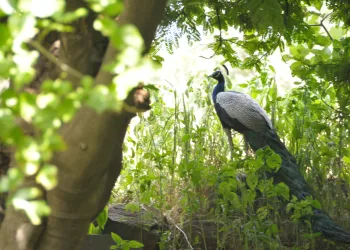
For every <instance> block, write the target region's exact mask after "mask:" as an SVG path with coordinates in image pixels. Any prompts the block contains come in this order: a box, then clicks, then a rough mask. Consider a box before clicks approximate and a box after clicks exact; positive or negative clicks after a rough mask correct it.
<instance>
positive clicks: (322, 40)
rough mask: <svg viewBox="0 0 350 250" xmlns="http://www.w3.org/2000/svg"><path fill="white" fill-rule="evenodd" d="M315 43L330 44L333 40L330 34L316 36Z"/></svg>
mask: <svg viewBox="0 0 350 250" xmlns="http://www.w3.org/2000/svg"><path fill="white" fill-rule="evenodd" d="M315 43H316V44H318V45H321V46H329V45H331V43H332V40H331V39H330V38H329V37H328V36H316V37H315Z"/></svg>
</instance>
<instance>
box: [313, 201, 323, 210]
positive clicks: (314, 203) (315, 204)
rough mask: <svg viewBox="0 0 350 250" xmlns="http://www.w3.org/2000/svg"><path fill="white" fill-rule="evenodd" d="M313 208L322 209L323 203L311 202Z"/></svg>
mask: <svg viewBox="0 0 350 250" xmlns="http://www.w3.org/2000/svg"><path fill="white" fill-rule="evenodd" d="M311 206H312V207H314V208H316V209H321V208H322V206H321V203H320V202H319V201H318V200H311Z"/></svg>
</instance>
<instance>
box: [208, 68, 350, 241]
mask: <svg viewBox="0 0 350 250" xmlns="http://www.w3.org/2000/svg"><path fill="white" fill-rule="evenodd" d="M225 68H226V67H225ZM226 70H227V69H226ZM209 77H211V78H214V79H215V80H217V81H218V83H217V85H216V86H215V88H214V90H213V93H212V99H213V102H214V106H215V110H216V113H217V115H218V117H219V119H220V122H221V124H222V126H223V128H224V130H225V132H226V134H227V136H228V138H229V144H230V146H231V149H232V148H233V143H232V138H231V130H235V131H237V132H239V133H241V134H243V136H244V138H245V140H246V142H247V143H248V144H249V145H250V147H251V148H252V149H253V150H254V152H255V151H257V150H258V149H260V148H263V147H266V146H269V147H270V148H271V149H272V150H274V151H275V153H277V154H279V155H280V156H281V158H282V164H281V167H280V168H279V170H278V171H277V172H276V173H274V175H273V178H274V181H275V182H276V183H279V182H284V183H285V184H286V185H288V187H289V189H290V192H291V194H292V195H294V196H296V197H297V198H298V199H305V198H306V197H307V196H310V195H311V189H310V187H309V185H308V184H307V182H306V180H305V178H304V176H303V175H302V174H301V172H300V171H299V169H300V168H299V166H298V165H297V163H296V160H295V158H294V156H293V155H292V154H291V153H290V152H289V151H288V150H287V148H286V147H285V145H284V144H283V143H282V141H281V140H280V138H279V136H278V135H277V133H276V132H275V130H274V129H273V126H272V122H271V120H270V119H269V117H268V115H267V114H266V112H265V110H264V109H263V108H262V107H261V106H260V105H259V104H258V103H257V102H256V101H255V100H254V99H253V98H251V97H250V96H249V95H247V94H244V93H240V92H236V91H225V78H224V76H223V74H222V72H221V71H220V70H218V71H215V72H214V73H213V74H211V75H210V76H209ZM312 225H313V230H314V231H315V232H322V233H323V234H324V236H326V237H327V238H330V239H332V240H334V241H340V242H345V243H350V234H349V233H347V232H346V231H345V230H344V229H343V228H341V227H340V226H338V225H336V224H335V223H334V222H333V221H332V219H331V218H330V217H329V216H327V215H326V214H325V213H324V212H322V211H320V210H316V209H315V210H314V216H313V218H312Z"/></svg>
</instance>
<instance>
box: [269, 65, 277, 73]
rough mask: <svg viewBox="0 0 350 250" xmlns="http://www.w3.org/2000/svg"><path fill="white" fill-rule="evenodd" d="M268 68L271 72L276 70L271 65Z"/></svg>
mask: <svg viewBox="0 0 350 250" xmlns="http://www.w3.org/2000/svg"><path fill="white" fill-rule="evenodd" d="M269 68H270V70H271V71H272V72H273V73H276V70H275V68H274V67H273V66H272V65H269Z"/></svg>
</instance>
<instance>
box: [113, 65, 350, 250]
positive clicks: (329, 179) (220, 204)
mask: <svg viewBox="0 0 350 250" xmlns="http://www.w3.org/2000/svg"><path fill="white" fill-rule="evenodd" d="M269 73H271V72H269V71H268V70H266V71H265V72H262V73H261V74H260V75H259V77H255V78H253V79H251V80H249V81H247V83H246V84H241V85H240V86H241V87H243V88H244V89H240V91H242V90H243V91H245V92H247V93H249V94H251V95H252V96H253V97H254V98H255V99H257V101H258V102H260V103H261V105H262V106H263V107H264V108H265V109H266V111H267V112H268V113H269V115H270V117H271V118H272V120H273V124H274V126H275V129H276V130H277V132H278V134H279V135H280V137H281V138H282V140H283V141H284V143H285V144H286V145H287V148H288V149H289V150H290V151H291V153H292V154H294V155H295V157H296V159H297V161H298V164H299V166H300V167H301V169H300V171H301V172H302V173H303V174H304V175H305V178H306V179H307V181H308V183H309V184H310V186H311V187H312V188H313V189H314V190H315V195H316V197H314V200H313V199H309V200H305V201H302V202H298V201H296V200H295V199H293V197H290V195H289V189H288V187H287V186H286V185H284V184H283V183H280V184H278V185H274V184H273V182H272V180H271V179H269V178H267V177H266V176H265V175H264V174H263V173H264V172H266V171H276V170H277V169H278V168H279V165H280V158H279V156H278V155H276V154H274V152H273V151H272V150H271V149H269V148H266V149H264V150H260V151H259V152H258V154H257V155H256V156H255V155H252V153H251V152H250V151H249V150H248V149H247V148H246V147H245V145H244V142H243V139H242V137H241V136H240V135H238V134H236V135H235V136H234V145H235V149H234V157H233V159H231V156H230V150H229V148H228V143H227V138H226V136H225V135H224V133H223V130H222V128H221V125H220V122H219V120H218V119H217V117H216V114H215V111H214V108H213V105H212V102H211V99H210V96H211V95H210V93H211V90H212V87H213V86H211V85H210V84H209V83H208V82H207V80H203V79H204V78H203V76H201V75H197V76H195V77H193V78H191V80H190V81H189V82H188V88H187V90H186V91H185V92H184V93H180V92H178V91H176V90H175V89H173V88H172V87H169V86H168V85H164V86H163V87H162V88H161V89H159V91H156V92H154V93H152V95H153V105H152V111H151V112H149V113H147V114H143V115H140V116H138V119H139V120H140V122H138V121H136V122H135V123H134V126H132V127H131V128H130V130H129V134H128V136H127V137H126V140H125V149H124V170H123V171H122V174H121V176H120V178H119V181H118V184H117V187H116V189H115V190H114V193H113V197H114V198H113V199H114V202H125V203H136V204H147V205H150V206H153V207H155V208H157V209H159V210H160V211H161V212H162V213H163V214H164V215H165V216H166V218H167V221H168V222H169V224H170V228H171V229H170V231H168V232H163V233H164V235H163V236H164V237H163V238H162V239H163V242H162V244H161V248H162V249H207V250H210V249H343V248H342V246H338V245H335V244H334V243H333V242H330V241H327V240H324V239H322V238H321V237H320V235H319V234H313V233H311V230H310V222H309V221H308V215H310V211H311V207H312V206H314V207H315V206H316V207H317V206H320V204H319V203H318V201H319V202H320V203H321V204H322V209H324V210H325V211H327V212H328V213H329V214H330V216H331V217H332V218H333V219H334V220H335V221H336V222H337V223H339V224H340V225H342V226H343V227H345V228H349V227H350V225H349V219H348V218H349V215H348V212H347V211H349V208H350V199H349V198H348V186H349V176H350V175H349V174H350V171H349V161H348V160H347V159H349V158H348V157H349V154H350V152H349V143H350V140H349V135H348V134H346V133H345V132H344V129H342V128H343V126H342V124H341V123H339V119H340V118H339V117H337V113H336V112H334V107H337V100H336V95H335V93H334V92H335V91H334V89H332V88H328V89H327V92H326V93H319V92H317V91H316V90H314V89H311V88H308V87H307V86H301V87H297V86H296V88H294V89H292V90H291V91H290V92H289V93H288V94H287V95H285V96H284V97H281V96H278V95H277V86H276V84H275V82H274V79H273V78H269V77H268V75H269ZM317 200H318V201H317ZM344 249H345V248H344Z"/></svg>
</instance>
